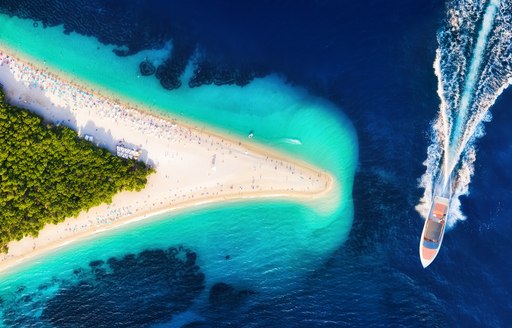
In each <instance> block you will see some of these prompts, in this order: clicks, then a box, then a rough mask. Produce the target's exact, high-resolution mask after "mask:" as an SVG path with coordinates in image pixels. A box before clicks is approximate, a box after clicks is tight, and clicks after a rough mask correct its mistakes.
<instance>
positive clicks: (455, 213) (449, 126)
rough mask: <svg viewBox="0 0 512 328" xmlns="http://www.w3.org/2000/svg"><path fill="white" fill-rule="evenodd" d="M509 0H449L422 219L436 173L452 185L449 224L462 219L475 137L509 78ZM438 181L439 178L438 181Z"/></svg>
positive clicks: (511, 11)
mask: <svg viewBox="0 0 512 328" xmlns="http://www.w3.org/2000/svg"><path fill="white" fill-rule="evenodd" d="M511 2H512V0H453V1H451V2H449V3H448V6H447V20H446V24H445V26H444V27H443V28H442V29H441V30H440V31H439V33H438V42H439V48H438V49H437V51H436V58H435V61H434V72H435V74H436V76H437V80H438V89H437V94H438V95H439V99H440V106H439V113H438V117H437V118H436V119H435V120H434V122H433V124H432V129H431V139H432V143H431V145H430V146H429V147H428V150H427V155H428V156H427V160H426V161H425V163H424V165H425V166H426V172H425V173H424V174H423V176H422V177H421V180H420V187H422V188H424V189H425V192H424V195H423V197H422V198H421V199H420V202H419V204H418V205H417V206H416V210H417V211H418V212H419V213H420V214H421V215H422V216H423V217H424V218H426V217H427V216H428V212H429V209H430V206H431V205H432V196H433V191H434V188H435V186H436V184H437V183H440V182H439V181H438V180H439V177H440V176H443V177H445V179H446V181H444V183H448V180H449V178H450V176H451V177H452V182H453V184H454V188H453V190H454V191H453V193H454V194H453V197H452V203H451V206H450V213H449V220H448V225H449V226H453V224H454V223H455V222H456V221H457V220H463V219H465V217H464V215H463V213H462V210H461V208H460V199H459V197H460V196H462V195H467V194H468V193H469V183H470V182H471V177H472V175H473V173H474V162H475V160H476V150H475V141H476V140H477V139H478V138H480V137H482V136H483V135H484V128H483V122H488V121H490V119H491V115H490V113H489V108H490V107H491V106H492V105H493V104H494V102H495V101H496V99H497V98H498V96H499V95H500V94H501V93H502V92H503V91H504V90H505V89H506V88H507V87H508V86H509V85H510V84H511V82H512V16H511V15H512V5H511ZM441 183H442V182H441Z"/></svg>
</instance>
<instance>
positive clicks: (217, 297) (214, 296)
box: [208, 282, 256, 309]
mask: <svg viewBox="0 0 512 328" xmlns="http://www.w3.org/2000/svg"><path fill="white" fill-rule="evenodd" d="M254 294H256V292H255V291H252V290H246V289H245V290H240V291H237V290H236V289H235V288H234V287H233V286H231V285H228V284H226V283H223V282H219V283H216V284H215V285H213V286H212V288H210V295H209V297H208V300H209V302H210V305H211V306H213V307H216V308H224V309H235V308H237V307H239V306H240V305H242V303H243V302H244V301H245V299H246V298H247V297H248V296H250V295H254Z"/></svg>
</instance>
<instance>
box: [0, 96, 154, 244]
mask: <svg viewBox="0 0 512 328" xmlns="http://www.w3.org/2000/svg"><path fill="white" fill-rule="evenodd" d="M152 172H153V169H151V168H149V167H147V166H146V165H145V164H144V163H142V162H138V161H135V160H127V159H122V158H119V157H117V156H114V155H112V154H111V153H110V152H108V151H107V150H106V149H103V148H99V147H97V146H95V145H94V144H92V143H90V142H88V141H85V140H83V139H81V138H79V137H78V135H77V134H76V132H75V131H73V130H71V129H69V128H67V127H64V126H53V125H51V124H45V123H44V122H43V120H42V118H41V117H39V116H37V115H35V114H33V113H30V112H29V111H27V110H25V109H22V108H18V107H15V106H12V105H9V104H7V103H6V102H5V101H4V93H3V91H2V90H1V88H0V250H1V251H3V252H5V251H7V244H8V242H9V241H12V240H19V239H21V238H23V237H25V236H34V237H35V236H37V235H38V233H39V231H40V230H41V229H42V228H43V226H44V225H45V224H47V223H58V222H61V221H63V220H64V219H65V218H67V217H73V216H77V215H78V213H80V211H82V210H88V209H89V208H91V207H93V206H96V205H99V204H101V203H109V202H111V201H112V196H113V195H114V194H116V193H117V192H119V191H122V190H130V191H140V190H141V189H142V188H144V186H145V184H146V181H147V180H146V177H147V176H148V175H149V174H150V173H152Z"/></svg>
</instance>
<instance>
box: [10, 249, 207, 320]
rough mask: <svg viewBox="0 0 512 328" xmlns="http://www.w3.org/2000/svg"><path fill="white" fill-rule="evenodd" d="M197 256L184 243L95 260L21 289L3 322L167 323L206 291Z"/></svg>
mask: <svg viewBox="0 0 512 328" xmlns="http://www.w3.org/2000/svg"><path fill="white" fill-rule="evenodd" d="M196 259H197V255H196V253H195V252H193V251H191V250H189V249H187V248H183V247H181V246H180V247H171V248H169V249H165V250H164V249H152V250H145V251H143V252H141V253H138V254H127V255H125V256H124V257H122V258H116V257H111V258H110V259H108V260H107V261H106V262H104V261H102V260H96V261H92V262H90V263H89V267H87V268H83V267H80V268H76V269H74V270H73V272H72V273H71V276H70V277H69V278H67V279H65V280H61V279H57V278H54V279H51V280H50V281H49V282H48V283H46V284H43V285H40V286H39V287H38V290H37V291H36V292H32V293H28V292H27V291H26V288H25V287H24V286H20V287H18V288H17V290H16V291H15V292H14V293H13V294H11V295H8V296H7V297H4V299H3V300H2V302H1V303H2V310H3V316H2V317H3V322H4V324H6V325H7V326H10V327H39V326H41V327H42V326H45V325H48V324H50V325H51V326H53V327H147V326H150V325H153V324H156V323H159V322H166V321H169V320H171V319H172V317H173V315H175V314H178V313H181V312H183V311H186V310H187V309H188V308H189V307H190V306H191V305H192V303H193V302H194V300H195V298H196V297H197V296H198V295H199V294H200V293H201V292H202V291H203V290H204V274H203V273H202V272H201V270H200V268H199V267H198V266H197V265H196ZM55 291H56V293H55ZM38 313H40V314H38Z"/></svg>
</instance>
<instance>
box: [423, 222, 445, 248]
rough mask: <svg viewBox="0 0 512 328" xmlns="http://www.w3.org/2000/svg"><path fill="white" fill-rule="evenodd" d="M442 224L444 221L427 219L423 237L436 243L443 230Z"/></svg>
mask: <svg viewBox="0 0 512 328" xmlns="http://www.w3.org/2000/svg"><path fill="white" fill-rule="evenodd" d="M443 225H444V222H437V221H433V220H428V222H427V228H426V230H425V239H427V240H430V241H433V242H435V243H438V242H439V238H440V237H441V232H442V230H443Z"/></svg>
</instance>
